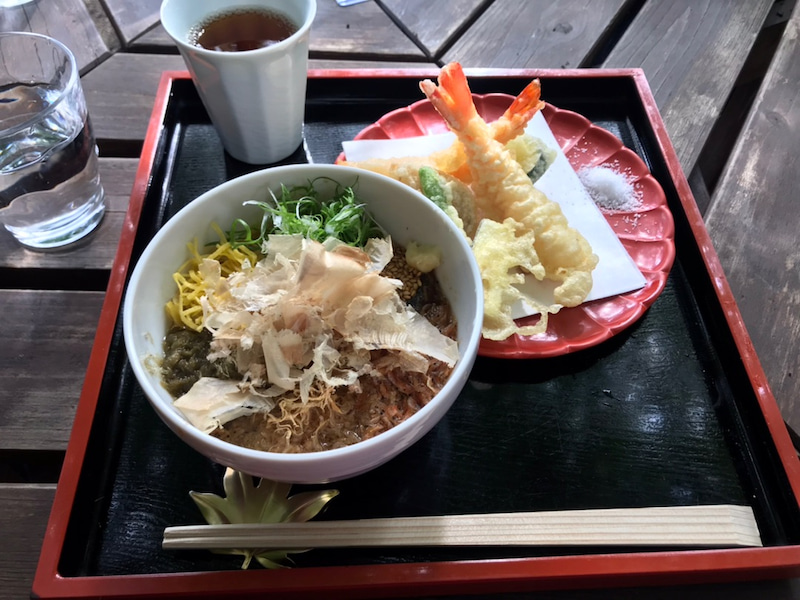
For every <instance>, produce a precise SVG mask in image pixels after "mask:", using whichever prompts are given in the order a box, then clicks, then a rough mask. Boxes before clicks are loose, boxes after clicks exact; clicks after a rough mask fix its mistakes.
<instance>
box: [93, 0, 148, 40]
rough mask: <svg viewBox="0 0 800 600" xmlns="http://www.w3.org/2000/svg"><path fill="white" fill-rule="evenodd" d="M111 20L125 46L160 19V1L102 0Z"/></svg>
mask: <svg viewBox="0 0 800 600" xmlns="http://www.w3.org/2000/svg"><path fill="white" fill-rule="evenodd" d="M103 1H104V2H105V4H106V7H107V9H108V12H109V14H110V16H111V19H112V20H113V21H114V23H115V24H116V26H117V29H118V30H119V32H120V34H122V42H123V44H124V45H125V46H127V45H128V44H129V43H130V42H131V40H133V39H135V38H137V37H138V36H140V35H142V34H143V33H144V32H145V31H147V30H148V29H150V28H152V27H153V26H154V25H156V24H157V23H158V21H159V19H160V16H161V15H160V14H159V13H160V10H161V0H137V1H136V2H131V1H130V0H103Z"/></svg>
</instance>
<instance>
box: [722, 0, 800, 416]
mask: <svg viewBox="0 0 800 600" xmlns="http://www.w3.org/2000/svg"><path fill="white" fill-rule="evenodd" d="M798 39H800V9H798V8H797V7H795V9H794V15H793V16H792V18H791V20H790V21H789V22H788V23H787V25H786V31H785V33H784V35H783V38H782V41H781V44H780V45H779V47H778V50H777V53H776V55H775V57H774V59H773V61H772V64H771V66H770V69H769V71H768V72H767V75H766V77H765V79H764V82H763V84H762V86H761V89H760V91H759V93H758V96H757V97H756V100H755V103H754V105H753V109H752V111H751V112H750V114H749V116H748V119H747V121H746V122H745V126H744V129H743V131H742V133H741V135H740V136H739V141H738V143H737V145H736V147H735V148H734V151H733V153H732V154H731V158H730V160H729V162H728V165H727V167H726V168H725V170H724V171H723V174H722V177H721V179H720V182H719V184H718V187H717V189H716V192H715V193H714V195H713V197H712V204H711V207H710V209H709V211H708V213H707V215H706V224H707V227H708V230H709V232H710V234H711V237H712V240H713V242H714V246H715V247H716V249H717V252H718V254H719V257H720V260H721V261H722V266H723V268H724V270H725V273H726V275H727V277H728V281H729V283H730V285H731V288H732V290H733V292H734V295H735V297H736V301H737V303H738V305H739V310H740V311H741V313H742V316H743V318H744V321H745V325H746V326H747V329H748V331H749V332H750V336H751V337H752V339H753V345H754V347H755V350H756V352H757V354H758V355H759V357H760V360H761V363H762V365H763V367H764V370H765V372H766V374H767V379H768V381H769V382H770V387H771V388H772V390H773V392H774V394H775V396H776V398H777V400H778V404H779V405H780V407H781V410H782V413H783V415H784V418H785V419H786V420H787V421H788V423H789V424H790V425H791V427H792V428H793V429H795V430H797V431H800V248H799V247H798V243H797V241H798V237H799V236H800V234H799V233H798V232H799V231H800V217H798V212H797V209H796V202H795V198H796V197H797V190H798V188H800V155H798V152H797V144H798V141H799V140H800V96H798V94H797V82H798V81H800V44H798Z"/></svg>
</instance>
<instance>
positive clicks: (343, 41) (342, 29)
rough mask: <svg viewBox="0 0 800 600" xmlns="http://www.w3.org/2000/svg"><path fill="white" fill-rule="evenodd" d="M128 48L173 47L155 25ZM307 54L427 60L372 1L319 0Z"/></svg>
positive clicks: (335, 56)
mask: <svg viewBox="0 0 800 600" xmlns="http://www.w3.org/2000/svg"><path fill="white" fill-rule="evenodd" d="M131 49H135V50H141V49H144V50H147V51H150V52H158V51H161V52H175V44H174V43H173V41H172V39H170V37H169V36H168V35H167V32H166V31H164V28H163V27H162V26H161V25H158V26H157V27H155V28H153V29H152V30H151V31H149V32H147V33H146V34H145V35H143V36H141V37H140V38H139V39H137V40H136V41H135V42H134V43H133V44H132V45H131ZM309 53H310V56H311V58H323V59H348V60H392V61H400V62H405V61H415V62H416V61H426V60H428V58H427V57H426V56H425V53H424V52H423V51H422V50H421V49H420V48H418V47H417V46H416V44H414V42H413V41H412V40H411V39H409V38H408V37H407V36H406V35H405V34H404V33H403V31H401V30H400V28H399V27H398V26H397V25H395V24H394V22H393V21H392V19H391V18H390V17H389V16H388V15H387V14H386V13H385V12H384V11H383V10H381V8H380V6H378V4H376V3H375V2H364V3H362V4H355V5H353V6H348V7H341V6H338V5H337V4H336V2H333V0H319V1H318V2H317V16H316V18H315V19H314V24H313V25H312V26H311V39H310V42H309Z"/></svg>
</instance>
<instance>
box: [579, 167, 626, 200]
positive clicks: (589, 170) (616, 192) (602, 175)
mask: <svg viewBox="0 0 800 600" xmlns="http://www.w3.org/2000/svg"><path fill="white" fill-rule="evenodd" d="M578 177H579V178H580V180H581V183H583V185H584V187H585V188H586V191H587V192H589V196H591V198H592V200H594V202H595V204H597V206H599V207H600V208H601V209H606V210H619V211H632V210H636V208H638V207H639V196H638V194H637V193H636V190H634V188H633V185H631V183H630V182H629V181H628V180H627V179H626V178H625V176H624V175H623V174H622V173H618V172H617V171H615V170H613V169H611V168H609V167H583V168H582V169H580V170H579V171H578Z"/></svg>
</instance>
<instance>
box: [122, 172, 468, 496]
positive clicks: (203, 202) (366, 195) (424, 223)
mask: <svg viewBox="0 0 800 600" xmlns="http://www.w3.org/2000/svg"><path fill="white" fill-rule="evenodd" d="M320 176H324V177H330V178H333V179H335V180H336V181H338V182H340V183H342V184H346V185H352V183H353V182H354V181H356V179H357V180H358V187H357V193H358V196H359V198H360V199H361V200H362V201H363V202H364V203H365V204H366V205H367V207H368V210H369V212H370V213H371V214H372V216H373V218H375V220H376V221H377V222H378V223H380V224H381V226H383V228H384V229H385V230H386V231H388V232H389V233H390V234H391V236H392V239H393V240H395V241H396V242H397V243H399V244H401V245H405V244H407V243H408V242H410V241H412V240H414V241H417V242H420V243H425V244H436V245H438V246H439V247H440V248H441V249H442V254H443V261H442V264H441V266H440V267H439V268H438V269H437V271H436V273H437V276H438V278H439V281H440V283H441V286H442V288H443V291H444V293H445V295H446V296H447V298H448V300H449V301H450V303H451V305H452V308H453V311H454V313H455V317H456V319H457V322H458V344H459V352H460V359H459V361H458V362H457V363H456V366H455V368H454V370H453V373H452V375H451V376H450V379H449V380H448V381H447V383H446V384H445V386H444V388H443V389H442V390H441V391H440V392H439V394H437V395H436V396H435V397H434V398H433V399H432V400H431V401H430V402H429V403H428V404H427V405H426V406H425V407H424V408H422V409H421V410H420V411H419V412H417V413H416V414H415V415H413V416H412V417H410V418H408V419H407V420H406V421H404V422H403V423H401V424H399V425H397V426H396V427H394V428H393V429H390V430H388V431H386V432H384V433H382V434H380V435H378V436H376V437H374V438H371V439H368V440H364V441H362V442H358V443H356V444H353V445H351V446H347V447H344V448H338V449H335V450H326V451H321V452H310V453H303V454H281V453H274V452H263V451H258V450H250V449H247V448H242V447H239V446H236V445H234V444H230V443H227V442H224V441H221V440H219V439H217V438H214V437H212V436H210V435H208V434H204V433H202V432H201V431H200V430H198V429H196V428H195V427H194V426H192V425H191V424H190V423H189V422H188V421H187V420H186V419H185V418H184V417H183V415H182V414H181V413H180V412H179V411H178V410H177V409H176V408H174V407H173V399H172V397H171V396H170V394H169V393H168V392H167V391H166V390H165V389H164V388H163V387H162V385H161V380H160V376H159V373H158V372H154V371H157V369H153V368H152V364H153V361H152V357H162V356H163V349H162V345H161V344H162V340H163V337H164V335H165V333H166V330H167V328H168V323H167V317H166V313H165V310H164V304H165V303H166V302H167V301H168V300H169V299H170V298H171V297H172V296H173V295H174V292H175V284H174V282H173V280H172V274H173V272H174V271H175V270H177V269H178V268H179V267H180V265H181V264H182V263H183V262H184V261H185V260H186V258H188V253H187V248H186V244H187V242H189V241H190V240H192V239H194V238H197V239H199V240H200V241H202V240H203V239H204V238H206V237H208V236H209V232H210V231H211V230H210V229H209V225H210V224H211V223H212V222H216V223H218V224H220V225H222V226H223V227H225V226H226V225H227V224H228V223H230V222H231V221H232V220H233V219H234V218H235V217H237V216H238V217H241V216H243V215H247V211H248V210H253V211H255V212H254V213H253V214H252V216H253V217H257V216H258V215H260V214H261V213H260V209H258V208H255V207H243V206H242V203H243V202H245V201H247V200H251V199H263V198H266V197H267V194H268V192H267V190H268V189H278V188H279V186H280V184H281V183H283V184H285V185H288V186H291V185H294V184H306V183H308V181H309V180H311V179H314V178H316V177H320ZM245 218H246V217H245ZM254 220H255V219H254ZM256 222H257V221H256ZM482 322H483V294H482V284H481V277H480V272H479V270H478V266H477V264H476V262H475V259H474V257H473V255H472V251H471V249H470V247H469V245H468V244H467V243H466V240H465V238H464V236H463V234H462V233H461V232H460V231H459V230H458V229H457V228H456V227H455V226H454V225H453V223H452V221H450V219H449V218H448V217H447V216H446V215H444V213H442V212H441V211H440V210H439V209H438V208H436V207H435V206H434V205H433V204H432V203H431V202H429V201H428V200H427V199H426V198H425V197H424V196H422V195H421V194H419V193H418V192H416V191H414V190H412V189H411V188H409V187H407V186H405V185H403V184H400V183H398V182H396V181H394V180H392V179H389V178H388V177H384V176H382V175H377V174H374V173H371V172H368V171H363V170H359V169H354V168H352V167H345V166H337V165H290V166H285V167H275V168H271V169H266V170H263V171H258V172H256V173H252V174H249V175H245V176H243V177H239V178H237V179H234V180H231V181H229V182H227V183H224V184H222V185H220V186H218V187H216V188H214V189H212V190H210V191H208V192H206V193H205V194H203V195H202V196H200V197H199V198H197V199H196V200H194V201H192V202H191V203H190V204H189V205H187V206H186V207H185V208H183V209H182V210H181V211H179V212H178V213H177V214H176V215H175V216H173V217H172V219H170V220H169V221H168V222H167V223H166V224H165V225H164V227H163V228H162V229H161V230H159V232H158V233H157V234H156V235H155V237H153V239H152V240H151V241H150V243H149V244H148V246H147V248H146V249H145V250H144V252H143V253H142V256H141V258H140V259H139V261H138V263H137V264H136V267H135V269H134V271H133V273H132V275H131V279H130V282H129V284H128V289H127V292H126V296H125V302H124V308H123V328H124V336H125V348H126V350H127V352H128V356H129V358H130V361H131V365H132V367H133V372H134V373H135V375H136V378H137V380H138V381H139V384H140V385H141V387H142V389H143V390H144V392H145V394H146V395H147V398H148V399H149V400H150V403H151V404H152V405H153V408H154V409H155V410H156V412H157V413H158V415H159V417H161V419H162V420H163V421H164V422H165V423H166V424H167V425H168V426H169V428H170V429H172V431H174V432H175V433H176V434H177V435H178V436H179V437H180V438H181V439H182V440H183V441H185V442H186V443H187V444H189V445H190V446H192V447H193V448H194V449H195V450H197V451H198V452H200V453H202V454H204V455H205V456H207V457H208V458H210V459H211V460H213V461H215V462H217V463H220V464H222V465H225V466H229V467H232V468H234V469H236V470H239V471H243V472H245V473H249V474H252V475H256V476H260V477H266V478H268V479H272V480H276V481H284V482H290V483H324V482H328V481H334V480H338V479H345V478H347V477H352V476H355V475H359V474H361V473H364V472H366V471H368V470H370V469H373V468H375V467H377V466H379V465H381V464H383V463H384V462H386V461H388V460H389V459H390V458H393V457H394V456H396V455H397V454H399V453H400V452H402V451H403V450H404V449H406V448H408V447H409V446H410V445H411V444H413V443H414V442H416V441H417V440H419V439H420V438H421V437H422V436H423V435H425V434H426V433H427V432H428V431H429V430H430V429H431V428H433V426H434V425H435V424H436V423H437V422H438V421H439V420H440V419H441V418H442V417H443V416H444V414H445V413H446V412H447V410H448V409H449V408H450V406H451V405H452V403H453V402H454V401H455V400H456V397H457V396H458V395H459V393H460V392H461V389H462V388H463V387H464V384H465V383H466V381H467V378H468V376H469V373H470V370H471V369H472V366H473V363H474V361H475V357H476V355H477V350H478V344H479V341H480V333H481V325H482ZM148 363H149V365H150V367H149V368H148Z"/></svg>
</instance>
